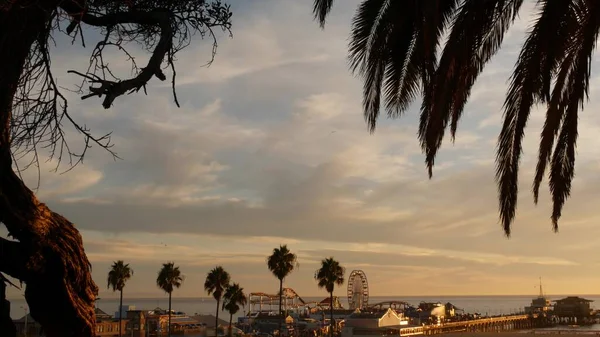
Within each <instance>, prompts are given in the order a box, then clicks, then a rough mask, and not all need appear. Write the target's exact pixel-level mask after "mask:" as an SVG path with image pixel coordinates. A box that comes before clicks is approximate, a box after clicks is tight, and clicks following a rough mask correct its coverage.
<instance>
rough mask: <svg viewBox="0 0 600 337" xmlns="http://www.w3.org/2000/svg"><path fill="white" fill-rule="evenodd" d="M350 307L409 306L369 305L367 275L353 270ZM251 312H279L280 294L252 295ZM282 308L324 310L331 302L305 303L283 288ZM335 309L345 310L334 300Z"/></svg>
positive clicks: (394, 304) (392, 305)
mask: <svg viewBox="0 0 600 337" xmlns="http://www.w3.org/2000/svg"><path fill="white" fill-rule="evenodd" d="M347 296H348V306H349V309H350V310H356V309H359V310H363V309H365V308H378V309H383V308H388V307H389V308H393V309H396V308H397V309H400V308H401V307H407V306H409V304H408V303H406V302H382V303H376V304H371V305H369V283H368V281H367V275H366V274H365V272H364V271H362V270H353V271H352V272H351V273H350V275H349V276H348V286H347ZM248 302H249V304H250V308H249V309H250V311H249V313H250V312H254V313H259V312H265V311H269V312H273V311H275V312H276V311H277V310H279V294H267V293H264V292H255V293H250V296H249V301H248ZM281 308H282V309H283V310H299V309H308V310H322V309H325V308H329V301H328V300H327V299H326V300H323V301H321V302H318V301H305V300H304V299H303V298H302V297H300V296H299V295H298V293H296V291H294V289H292V288H283V297H282V303H281ZM334 309H343V308H342V306H341V303H340V302H339V299H338V298H337V297H335V298H334Z"/></svg>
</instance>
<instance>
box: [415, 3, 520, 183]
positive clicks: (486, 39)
mask: <svg viewBox="0 0 600 337" xmlns="http://www.w3.org/2000/svg"><path fill="white" fill-rule="evenodd" d="M522 3H523V0H490V1H480V0H465V1H464V2H463V3H462V5H461V6H460V8H459V9H458V12H457V14H456V15H455V19H454V22H453V23H452V28H451V30H450V33H449V37H448V41H447V42H446V44H445V46H444V50H443V52H442V56H441V58H440V64H439V67H438V68H437V70H436V72H435V74H434V78H433V80H432V81H431V83H430V85H429V86H428V87H426V88H424V94H423V95H424V98H423V103H422V106H421V118H420V124H419V140H420V142H421V147H422V148H423V152H425V162H426V164H427V169H428V173H429V177H430V178H431V176H432V174H433V166H434V163H435V157H436V155H437V151H438V150H439V148H440V147H441V145H442V141H443V139H444V134H445V130H446V128H447V126H448V124H449V123H451V134H452V137H453V138H454V137H455V135H456V129H457V127H458V121H459V119H460V117H461V116H462V113H463V110H464V107H465V104H466V102H467V100H468V98H469V96H470V94H471V89H472V87H473V84H474V83H475V81H476V79H477V77H478V76H479V74H480V73H481V71H482V70H483V68H484V66H485V65H486V64H487V62H488V61H489V60H490V59H491V58H492V56H493V55H494V54H495V53H496V52H497V51H498V49H499V48H500V45H501V44H502V40H503V38H504V34H505V33H506V31H507V30H508V28H509V27H510V25H511V24H512V22H513V21H514V19H515V17H516V15H517V13H518V11H519V9H520V7H521V5H522Z"/></svg>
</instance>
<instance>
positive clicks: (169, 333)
mask: <svg viewBox="0 0 600 337" xmlns="http://www.w3.org/2000/svg"><path fill="white" fill-rule="evenodd" d="M167 331H168V336H169V337H171V293H169V326H168V327H167Z"/></svg>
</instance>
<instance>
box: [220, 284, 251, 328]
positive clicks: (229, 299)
mask: <svg viewBox="0 0 600 337" xmlns="http://www.w3.org/2000/svg"><path fill="white" fill-rule="evenodd" d="M247 303H248V298H247V297H246V294H244V288H242V287H240V285H239V283H233V284H230V285H229V286H227V288H226V289H225V294H224V295H223V306H222V307H221V309H222V310H227V312H229V337H232V336H233V329H232V321H233V315H235V314H237V312H238V311H239V310H240V305H241V306H243V307H244V306H246V304H247Z"/></svg>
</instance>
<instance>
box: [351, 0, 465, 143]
mask: <svg viewBox="0 0 600 337" xmlns="http://www.w3.org/2000/svg"><path fill="white" fill-rule="evenodd" d="M456 4H457V1H445V2H442V3H438V2H433V1H419V0H411V1H391V0H365V1H363V2H362V3H361V5H360V6H359V8H358V10H357V12H356V15H355V16H354V19H353V21H352V32H351V38H350V44H349V59H350V68H351V69H352V71H354V72H357V73H358V74H359V75H360V76H361V77H362V78H363V80H364V86H363V109H364V115H365V120H366V122H367V124H368V127H369V130H370V131H371V132H373V131H374V130H375V126H376V122H377V119H378V117H379V113H380V108H381V91H382V89H383V90H384V97H385V101H386V110H387V113H388V116H389V117H399V116H401V115H402V113H403V112H404V111H405V110H406V108H407V107H408V106H409V105H410V103H411V102H412V101H413V100H414V99H415V98H416V96H417V94H418V92H419V88H420V87H421V86H422V84H423V83H425V84H427V83H429V80H430V78H431V76H432V75H433V72H434V71H435V68H436V66H437V57H436V51H437V46H438V44H439V40H440V38H441V35H442V33H443V31H444V29H445V27H446V25H447V24H448V21H449V18H450V16H451V14H452V13H453V12H454V10H455V7H456ZM417 75H418V76H417Z"/></svg>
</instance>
